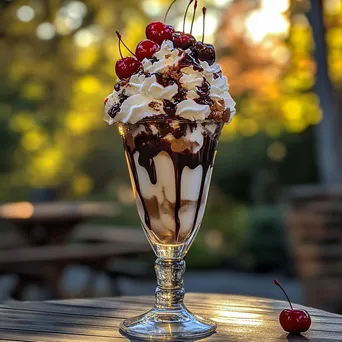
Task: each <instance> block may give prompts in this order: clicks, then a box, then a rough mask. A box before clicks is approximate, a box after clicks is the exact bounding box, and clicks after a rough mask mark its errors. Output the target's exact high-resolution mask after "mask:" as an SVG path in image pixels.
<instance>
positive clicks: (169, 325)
mask: <svg viewBox="0 0 342 342" xmlns="http://www.w3.org/2000/svg"><path fill="white" fill-rule="evenodd" d="M215 330H216V323H214V322H212V321H210V320H208V319H204V318H201V317H198V316H195V315H193V314H192V313H191V312H190V311H189V310H188V309H187V308H186V307H185V306H184V305H181V306H180V308H178V309H176V310H174V309H173V310H166V309H158V308H153V309H152V310H150V311H148V312H146V313H145V314H143V315H140V316H137V317H133V318H129V319H126V320H125V321H123V322H122V323H121V325H120V331H121V333H122V334H123V335H125V336H127V337H131V338H132V337H133V338H135V339H136V340H139V339H140V340H155V341H184V340H189V339H190V340H197V339H201V338H203V337H207V336H209V335H211V334H212V333H214V332H215Z"/></svg>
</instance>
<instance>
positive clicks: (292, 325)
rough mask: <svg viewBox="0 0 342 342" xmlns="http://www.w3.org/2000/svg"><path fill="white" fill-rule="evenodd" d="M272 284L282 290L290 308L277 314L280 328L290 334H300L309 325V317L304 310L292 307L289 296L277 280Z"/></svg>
mask: <svg viewBox="0 0 342 342" xmlns="http://www.w3.org/2000/svg"><path fill="white" fill-rule="evenodd" d="M274 284H276V285H277V286H279V287H280V288H281V290H282V291H283V292H284V294H285V296H286V298H287V300H288V302H289V304H290V307H291V309H285V310H283V311H282V312H281V313H280V315H279V321H280V325H281V326H282V328H283V329H284V330H285V331H287V332H289V333H290V334H300V333H301V332H305V331H307V330H308V329H309V328H310V326H311V317H310V315H309V313H308V312H307V311H306V310H301V309H293V306H292V304H291V301H290V298H289V297H288V295H287V293H286V292H285V290H284V289H283V287H282V286H281V285H280V283H279V282H278V281H277V280H274Z"/></svg>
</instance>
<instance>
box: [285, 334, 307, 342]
mask: <svg viewBox="0 0 342 342" xmlns="http://www.w3.org/2000/svg"><path fill="white" fill-rule="evenodd" d="M285 337H286V340H287V341H292V342H294V341H296V342H297V341H310V339H309V338H307V337H305V336H303V335H293V334H288V335H286V336H285Z"/></svg>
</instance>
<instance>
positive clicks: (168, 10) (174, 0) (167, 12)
mask: <svg viewBox="0 0 342 342" xmlns="http://www.w3.org/2000/svg"><path fill="white" fill-rule="evenodd" d="M176 1H177V0H173V1H172V2H171V5H170V6H169V8H168V9H167V11H166V13H165V17H164V23H166V18H167V15H168V14H169V12H170V9H171V7H172V6H173V4H174V3H175V2H176Z"/></svg>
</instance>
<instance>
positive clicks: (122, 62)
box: [115, 57, 141, 79]
mask: <svg viewBox="0 0 342 342" xmlns="http://www.w3.org/2000/svg"><path fill="white" fill-rule="evenodd" d="M140 65H141V63H140V62H139V61H138V60H137V59H136V58H134V57H125V58H122V59H119V60H118V61H117V62H116V64H115V72H116V74H117V75H118V77H119V78H120V79H122V78H128V77H131V76H132V75H133V74H134V73H136V72H137V71H138V69H139V67H140Z"/></svg>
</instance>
